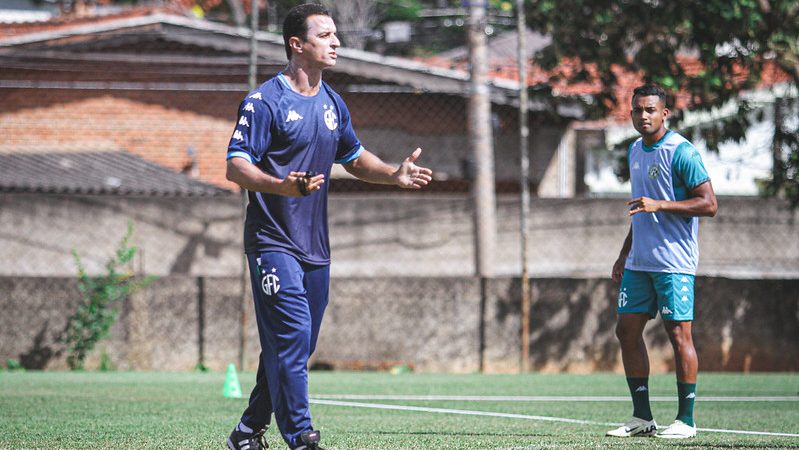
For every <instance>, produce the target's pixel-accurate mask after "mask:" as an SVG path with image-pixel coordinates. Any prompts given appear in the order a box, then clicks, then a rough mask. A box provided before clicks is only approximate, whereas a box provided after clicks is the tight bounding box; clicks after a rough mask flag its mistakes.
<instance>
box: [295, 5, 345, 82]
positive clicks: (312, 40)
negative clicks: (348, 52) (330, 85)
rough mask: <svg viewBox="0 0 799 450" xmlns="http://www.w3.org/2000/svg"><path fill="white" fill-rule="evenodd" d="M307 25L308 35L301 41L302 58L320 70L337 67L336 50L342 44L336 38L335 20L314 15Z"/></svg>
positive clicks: (307, 20) (309, 17) (307, 21)
mask: <svg viewBox="0 0 799 450" xmlns="http://www.w3.org/2000/svg"><path fill="white" fill-rule="evenodd" d="M305 23H306V24H307V25H308V33H307V34H306V38H305V40H304V41H302V40H300V45H301V48H302V52H301V53H300V56H301V57H302V58H303V59H305V60H306V62H308V63H310V64H312V65H314V66H317V67H318V68H319V69H326V68H328V67H333V66H335V65H336V49H337V48H338V47H339V46H341V42H340V41H339V40H338V37H336V24H335V23H333V19H332V18H330V17H329V16H324V15H313V16H308V17H307V18H306V19H305Z"/></svg>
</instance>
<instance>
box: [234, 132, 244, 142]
mask: <svg viewBox="0 0 799 450" xmlns="http://www.w3.org/2000/svg"><path fill="white" fill-rule="evenodd" d="M233 139H235V140H237V141H243V140H244V135H243V134H241V130H236V131H234V132H233Z"/></svg>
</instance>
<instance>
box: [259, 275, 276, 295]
mask: <svg viewBox="0 0 799 450" xmlns="http://www.w3.org/2000/svg"><path fill="white" fill-rule="evenodd" d="M275 272H277V269H274V268H273V269H272V273H268V274H266V275H264V276H263V277H262V278H261V289H262V290H263V291H264V294H266V295H275V294H277V292H278V291H279V290H280V278H278V277H277V275H275Z"/></svg>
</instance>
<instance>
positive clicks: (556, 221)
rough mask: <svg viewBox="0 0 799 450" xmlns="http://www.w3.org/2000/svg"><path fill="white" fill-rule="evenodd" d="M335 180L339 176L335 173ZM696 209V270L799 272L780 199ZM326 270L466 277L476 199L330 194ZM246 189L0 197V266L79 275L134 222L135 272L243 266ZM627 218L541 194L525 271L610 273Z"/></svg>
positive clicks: (500, 214) (513, 219)
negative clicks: (79, 267)
mask: <svg viewBox="0 0 799 450" xmlns="http://www.w3.org/2000/svg"><path fill="white" fill-rule="evenodd" d="M334 182H335V181H334ZM719 205H720V206H719V213H718V215H717V216H716V217H715V218H713V219H702V220H701V225H700V227H699V229H700V236H699V241H700V252H701V257H700V264H699V273H700V274H705V275H713V276H731V277H741V278H759V277H769V278H775V277H776V278H799V239H797V238H796V237H797V236H799V224H797V214H799V213H797V212H795V211H794V212H792V211H790V210H787V209H785V207H784V205H783V204H782V203H780V202H779V201H775V200H763V199H758V198H720V199H719ZM519 209H520V207H519V203H518V199H517V198H516V197H506V196H500V197H499V198H498V201H497V212H496V213H497V236H498V241H497V251H496V255H495V258H494V259H495V262H494V264H495V271H496V273H497V274H498V275H499V276H508V277H510V276H515V275H518V274H519V273H521V270H520V267H521V263H520V259H521V256H520V255H521V251H520V247H521V245H520V233H519ZM329 216H330V217H329V219H330V220H329V222H330V239H331V246H332V253H333V265H332V269H331V270H332V273H333V275H334V276H337V277H354V276H366V277H370V276H375V277H385V276H408V277H442V276H457V277H464V276H466V277H468V276H471V275H473V274H474V272H475V271H474V254H473V239H474V233H473V225H472V224H473V213H472V203H471V201H470V199H469V198H468V197H466V196H440V195H431V194H395V195H349V194H347V195H344V194H339V195H333V196H331V199H330V205H329ZM241 217H242V211H241V198H240V197H239V196H235V195H232V196H230V197H227V198H217V199H185V198H135V197H112V196H62V195H54V194H42V195H34V194H2V195H0V256H2V257H0V276H3V275H5V276H47V277H52V276H60V277H68V276H73V275H74V274H75V262H74V260H73V257H72V255H71V254H70V252H71V250H73V249H74V250H76V251H77V253H78V254H79V255H80V257H81V259H82V260H83V262H84V264H85V265H86V266H87V268H88V270H89V271H90V272H95V273H96V272H99V271H102V269H103V267H104V264H105V262H106V261H107V259H108V258H109V257H110V256H111V255H112V254H113V252H114V250H115V249H116V246H117V244H118V243H119V240H120V239H121V238H122V236H123V235H124V234H125V229H126V226H127V223H128V221H129V220H131V221H133V222H134V238H133V243H134V244H135V245H136V246H137V247H139V249H140V252H139V255H138V256H137V259H136V263H135V267H134V269H135V270H136V271H137V272H139V273H147V274H154V275H159V276H164V275H178V274H180V275H183V274H185V275H195V276H235V275H237V274H239V273H240V272H241V269H242V256H241V251H242V250H241V233H242V232H241V230H242V219H241ZM628 228H629V218H628V216H627V207H626V200H625V199H563V200H556V199H549V200H547V199H536V200H533V202H532V204H531V216H530V229H529V239H530V241H529V245H530V248H529V255H530V256H529V257H530V260H529V264H530V273H531V274H533V275H535V276H539V277H542V276H546V277H551V276H569V277H572V276H580V277H582V276H590V277H602V276H608V275H609V273H610V268H611V266H612V264H613V262H614V260H615V258H616V256H617V255H618V252H619V249H620V248H621V244H622V241H623V239H624V237H625V236H626V233H627V230H628Z"/></svg>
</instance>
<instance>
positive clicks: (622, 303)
mask: <svg viewBox="0 0 799 450" xmlns="http://www.w3.org/2000/svg"><path fill="white" fill-rule="evenodd" d="M626 290H627V288H624V289H622V290H621V292H619V308H623V307H625V306H627V293H626V292H624V291H626Z"/></svg>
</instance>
